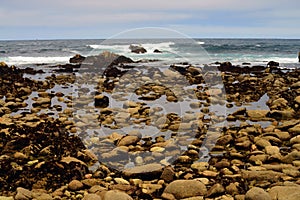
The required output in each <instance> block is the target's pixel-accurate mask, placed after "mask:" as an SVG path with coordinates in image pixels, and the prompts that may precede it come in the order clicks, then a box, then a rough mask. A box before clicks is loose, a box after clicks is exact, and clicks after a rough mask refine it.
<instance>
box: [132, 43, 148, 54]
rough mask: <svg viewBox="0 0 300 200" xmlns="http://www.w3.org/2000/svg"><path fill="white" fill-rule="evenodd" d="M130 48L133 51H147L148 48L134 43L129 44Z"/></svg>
mask: <svg viewBox="0 0 300 200" xmlns="http://www.w3.org/2000/svg"><path fill="white" fill-rule="evenodd" d="M129 49H130V50H131V52H132V53H146V52H147V50H146V49H145V48H144V47H142V46H140V45H132V44H131V45H130V46H129Z"/></svg>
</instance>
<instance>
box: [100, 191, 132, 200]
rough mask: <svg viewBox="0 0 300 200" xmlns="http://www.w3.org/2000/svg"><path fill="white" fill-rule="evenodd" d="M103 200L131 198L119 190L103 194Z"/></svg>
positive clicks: (129, 199) (130, 199)
mask: <svg viewBox="0 0 300 200" xmlns="http://www.w3.org/2000/svg"><path fill="white" fill-rule="evenodd" d="M103 200H133V198H132V197H130V196H129V195H128V194H126V193H125V192H122V191H119V190H110V191H108V192H106V193H105V195H104V198H103Z"/></svg>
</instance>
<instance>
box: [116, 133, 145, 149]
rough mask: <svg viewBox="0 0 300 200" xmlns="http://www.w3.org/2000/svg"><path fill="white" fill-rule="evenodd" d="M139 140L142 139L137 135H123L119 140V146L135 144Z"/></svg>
mask: <svg viewBox="0 0 300 200" xmlns="http://www.w3.org/2000/svg"><path fill="white" fill-rule="evenodd" d="M138 141H140V138H139V137H137V136H131V135H128V136H125V137H123V138H122V139H121V140H120V141H119V142H118V146H129V145H134V144H136V143H137V142H138Z"/></svg>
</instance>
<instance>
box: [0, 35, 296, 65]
mask: <svg viewBox="0 0 300 200" xmlns="http://www.w3.org/2000/svg"><path fill="white" fill-rule="evenodd" d="M130 44H136V45H141V46H143V47H144V48H145V49H146V50H147V53H145V54H135V53H131V52H130V49H129V45H130ZM155 49H158V50H160V51H162V53H154V52H153V51H154V50H155ZM103 51H111V52H114V53H117V54H121V55H125V56H128V57H130V58H132V59H133V60H136V61H137V60H143V59H155V60H163V61H172V62H183V61H186V62H189V63H197V64H209V63H213V62H224V61H230V62H232V63H233V64H240V65H241V64H242V63H251V64H252V65H257V64H259V65H266V63H267V62H269V61H271V60H272V61H277V62H279V63H280V64H281V66H283V67H290V68H295V67H297V68H298V67H299V66H300V65H299V63H298V57H297V56H298V52H299V51H300V39H137V40H133V39H110V40H101V39H98V40H28V41H0V61H4V62H6V63H8V64H10V65H24V64H42V63H43V64H58V63H65V62H68V60H69V58H70V57H72V56H74V55H75V54H81V55H84V56H88V55H97V54H99V53H101V52H103Z"/></svg>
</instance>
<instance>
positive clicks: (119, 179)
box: [114, 178, 130, 185]
mask: <svg viewBox="0 0 300 200" xmlns="http://www.w3.org/2000/svg"><path fill="white" fill-rule="evenodd" d="M114 180H115V181H116V183H118V184H123V185H130V183H129V182H128V181H127V180H125V179H123V178H115V179H114Z"/></svg>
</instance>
